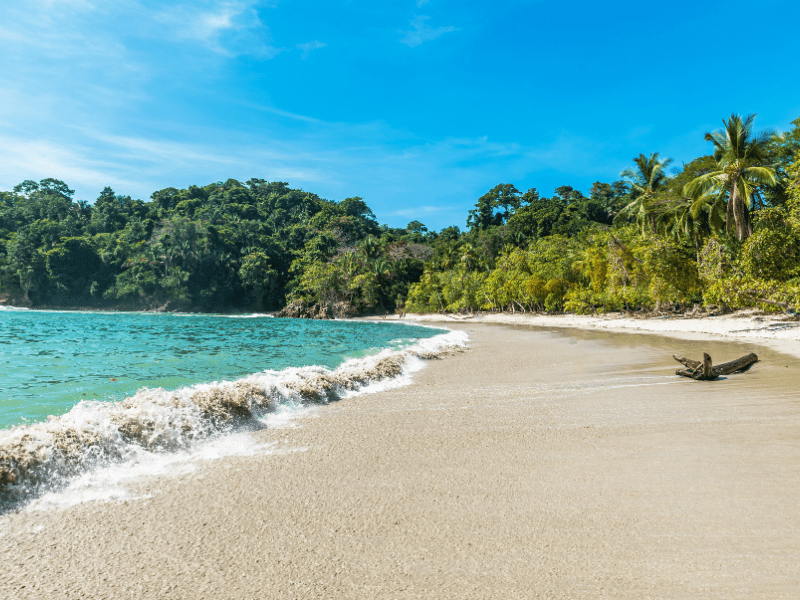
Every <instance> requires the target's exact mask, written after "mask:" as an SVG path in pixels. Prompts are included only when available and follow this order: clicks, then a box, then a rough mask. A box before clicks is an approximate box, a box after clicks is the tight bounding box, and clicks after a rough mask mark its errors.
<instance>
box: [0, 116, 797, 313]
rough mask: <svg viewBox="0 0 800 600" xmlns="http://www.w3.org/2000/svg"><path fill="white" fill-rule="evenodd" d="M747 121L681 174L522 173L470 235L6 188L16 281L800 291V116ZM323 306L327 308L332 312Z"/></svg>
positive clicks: (437, 294) (456, 292) (157, 301)
mask: <svg viewBox="0 0 800 600" xmlns="http://www.w3.org/2000/svg"><path fill="white" fill-rule="evenodd" d="M752 121H753V118H752V116H750V117H747V118H744V119H742V118H740V117H738V116H737V115H732V116H731V118H729V119H727V120H725V121H724V125H725V127H724V129H722V130H720V131H719V132H716V133H713V134H707V135H706V139H707V140H709V141H711V142H712V144H713V145H714V156H703V157H699V158H697V159H695V160H693V161H691V162H689V163H686V164H684V165H683V168H682V169H681V170H680V171H679V172H678V173H677V174H675V176H674V177H669V176H668V175H667V173H666V169H667V167H668V166H669V164H670V161H669V159H662V158H660V156H659V155H658V154H657V153H653V154H650V155H644V154H640V155H639V156H638V157H637V158H635V159H634V168H633V169H629V170H626V171H625V172H623V174H622V175H623V177H624V178H625V179H624V180H620V181H614V182H611V183H605V182H600V181H597V182H595V183H594V184H593V185H592V187H591V189H590V191H589V195H588V196H585V195H584V194H583V193H581V192H580V191H579V190H576V189H574V188H572V187H570V186H566V185H564V186H560V187H558V188H556V189H555V190H554V191H553V194H552V196H551V197H549V198H546V197H542V196H540V194H539V192H538V191H537V190H536V189H535V188H531V189H529V190H528V191H527V192H525V193H524V194H522V193H520V192H519V191H518V190H517V188H516V187H515V186H514V185H512V184H508V183H504V184H499V185H497V186H495V187H493V188H492V189H491V190H489V191H488V192H487V193H486V194H483V195H482V196H481V197H480V198H478V201H477V203H476V204H475V208H474V209H473V210H471V211H470V212H469V217H468V221H467V224H468V230H467V231H466V232H462V231H461V230H460V229H459V228H458V227H448V228H445V229H443V230H442V231H440V232H438V233H437V232H434V231H429V230H428V228H427V227H426V226H425V225H424V224H423V223H422V222H420V221H418V220H412V221H411V222H410V223H409V224H408V225H407V226H406V227H405V228H391V227H388V226H386V225H378V223H377V221H376V219H375V215H374V214H373V213H372V211H371V210H370V208H369V206H367V204H366V203H365V202H364V200H363V199H362V198H359V197H352V198H347V199H345V200H343V201H342V202H332V201H329V200H325V199H322V198H320V197H319V196H316V195H315V194H312V193H309V192H305V191H303V190H298V189H292V188H290V187H289V186H288V184H287V183H285V182H269V181H266V180H263V179H250V180H248V181H246V182H240V181H237V180H235V179H228V180H227V181H224V182H222V181H220V182H215V183H211V184H208V185H205V186H202V187H201V186H194V185H193V186H189V187H188V188H186V189H177V188H165V189H163V190H159V191H157V192H155V193H153V195H152V196H151V198H150V200H149V201H142V200H134V199H132V198H130V197H129V196H122V195H118V194H116V193H115V192H114V190H112V189H111V188H109V187H106V188H104V189H103V191H102V192H101V193H100V195H99V197H98V198H97V200H96V201H95V202H94V204H92V205H89V204H88V203H86V202H83V201H74V200H73V198H72V197H73V195H74V192H73V191H72V190H71V189H69V187H68V186H67V185H66V184H65V183H64V182H61V181H58V180H55V179H44V180H42V181H39V182H34V181H24V182H22V183H21V184H19V185H18V186H16V187H15V188H14V190H13V191H10V192H0V292H2V293H3V294H4V295H5V296H7V297H10V299H11V300H12V301H15V302H19V303H22V304H26V305H32V306H47V305H51V306H52V305H65V306H69V305H81V306H83V305H90V306H117V307H126V308H137V309H141V308H156V307H165V306H166V307H171V308H177V309H183V310H229V309H237V308H240V309H249V310H275V309H278V308H281V307H282V306H284V305H285V304H286V303H288V302H294V301H297V302H301V303H304V304H306V305H316V306H317V308H318V309H320V310H318V311H317V313H316V314H360V313H368V312H386V311H394V310H405V311H412V312H414V311H419V312H431V311H453V312H463V311H477V310H487V311H514V312H516V311H524V312H528V311H545V312H561V311H564V310H566V311H571V312H576V313H597V312H607V311H616V310H645V311H650V310H659V309H663V308H665V307H675V306H677V307H680V306H684V307H685V306H690V305H694V304H698V303H702V304H705V305H716V306H717V307H719V308H720V309H723V310H726V309H733V308H739V307H745V306H757V307H760V308H763V309H765V310H785V309H790V308H794V309H796V308H797V305H798V302H800V296H799V295H798V292H799V291H800V166H798V161H797V158H798V154H797V153H798V151H800V119H798V120H797V121H795V122H793V125H794V130H792V131H791V132H789V133H786V134H782V135H780V136H773V135H771V134H770V133H769V132H767V133H764V134H754V133H753V132H752ZM322 309H324V310H322Z"/></svg>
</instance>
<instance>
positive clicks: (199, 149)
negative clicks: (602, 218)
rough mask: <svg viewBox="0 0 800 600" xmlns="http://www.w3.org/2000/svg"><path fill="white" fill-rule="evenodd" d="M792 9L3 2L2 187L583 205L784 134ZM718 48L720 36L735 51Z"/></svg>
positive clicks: (430, 214)
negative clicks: (238, 187)
mask: <svg viewBox="0 0 800 600" xmlns="http://www.w3.org/2000/svg"><path fill="white" fill-rule="evenodd" d="M798 17H800V8H798V5H797V3H796V1H783V0H761V2H759V3H753V2H744V1H740V0H728V1H706V2H699V3H698V2H683V1H677V2H671V3H667V4H664V3H660V4H659V3H656V4H651V5H650V6H643V4H642V3H641V2H627V1H622V2H606V3H601V2H596V1H593V2H585V1H573V2H568V1H567V2H564V1H562V2H552V1H526V0H508V1H505V2H495V3H489V2H485V1H471V0H460V1H451V0H387V1H384V2H374V1H373V2H370V1H367V0H350V1H347V0H327V1H325V2H320V1H312V0H273V1H268V2H258V1H250V0H225V1H221V0H187V1H183V2H164V1H160V2H156V1H151V0H111V1H105V0H26V1H25V2H19V1H16V0H5V2H3V3H2V6H0V64H2V65H3V67H2V69H0V90H2V94H0V189H5V190H8V189H11V187H13V186H14V185H15V184H16V183H19V182H21V181H22V180H24V179H35V180H38V179H41V178H44V177H55V178H58V179H62V180H64V181H66V182H67V183H68V184H70V186H71V187H73V188H74V189H75V190H76V198H81V199H86V200H90V201H92V200H93V199H94V198H96V197H97V195H98V194H99V192H100V190H101V189H102V188H103V187H104V186H106V185H110V186H112V187H113V188H114V190H115V191H116V192H117V193H121V194H130V195H131V196H133V197H136V198H143V199H147V198H149V196H150V194H151V193H152V192H154V191H155V190H158V189H161V188H164V187H168V186H174V187H185V186H188V185H190V184H199V185H204V184H206V183H210V182H213V181H218V180H224V179H227V178H229V177H233V178H236V179H240V180H243V181H244V180H246V179H248V178H250V177H260V178H264V179H268V180H281V181H288V182H289V183H290V184H291V185H292V186H293V187H300V188H303V189H306V190H309V191H312V192H315V193H317V194H319V195H320V196H322V197H325V198H329V199H332V200H342V199H344V198H346V197H348V196H356V195H357V196H362V197H363V198H364V199H365V200H366V201H367V203H368V204H369V205H370V207H372V208H373V210H374V212H375V214H376V215H377V217H378V220H379V221H380V222H381V223H388V224H390V225H392V226H403V225H405V224H406V223H408V222H409V221H410V220H412V219H415V218H416V219H419V220H421V221H422V222H423V223H425V224H426V225H428V226H429V227H430V228H432V229H441V228H442V227H445V226H448V225H451V224H456V225H459V226H461V227H462V228H463V227H464V223H465V220H466V216H467V211H468V210H469V209H470V208H472V205H473V204H474V203H475V201H476V200H477V198H478V197H479V196H480V195H482V194H483V193H485V192H486V191H487V190H488V189H489V188H491V187H492V186H494V185H496V184H498V183H514V184H515V185H516V186H517V187H518V188H519V189H520V190H523V191H524V190H526V189H528V188H530V187H536V188H537V189H539V191H540V192H541V193H542V194H543V195H550V194H551V193H552V190H553V188H555V187H556V186H559V185H565V184H566V185H571V186H573V187H575V188H577V189H581V190H583V191H584V192H588V189H589V187H590V186H591V184H592V182H593V181H596V180H601V181H612V180H614V179H617V178H618V177H619V173H620V171H621V170H623V169H624V168H626V167H627V166H628V165H629V164H630V162H631V159H632V158H633V157H634V156H635V155H637V154H638V153H639V152H644V153H649V152H654V151H657V152H660V153H661V154H662V155H665V156H670V157H672V158H674V159H675V162H676V163H677V164H680V163H681V162H682V161H688V160H691V159H692V158H694V157H696V156H698V155H700V154H703V153H705V152H707V151H708V148H707V144H706V143H705V142H704V141H703V133H704V132H705V131H709V130H714V129H717V128H718V127H719V126H720V124H721V119H722V118H723V117H726V116H728V115H729V114H730V113H731V112H738V113H741V114H746V113H750V112H756V113H758V118H757V119H756V127H757V128H758V129H762V128H775V129H779V130H786V129H788V128H789V127H790V125H789V123H790V121H792V120H793V119H795V118H798V117H800V75H798V71H797V69H796V66H795V62H796V61H795V60H794V56H795V54H796V47H795V43H794V36H793V35H792V34H790V33H787V31H792V30H793V23H795V22H796V21H797V18H798ZM731 31H733V32H734V33H731Z"/></svg>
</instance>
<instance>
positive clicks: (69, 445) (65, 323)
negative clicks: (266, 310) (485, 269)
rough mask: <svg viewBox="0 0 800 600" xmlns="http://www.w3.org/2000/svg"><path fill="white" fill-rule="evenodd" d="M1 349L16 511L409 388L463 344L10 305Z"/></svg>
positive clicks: (374, 332)
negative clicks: (95, 477)
mask: <svg viewBox="0 0 800 600" xmlns="http://www.w3.org/2000/svg"><path fill="white" fill-rule="evenodd" d="M0 343H2V346H0V361H1V363H0V364H1V366H2V369H0V503H3V504H4V505H5V506H6V507H8V506H17V505H19V503H20V502H24V501H27V500H29V499H31V498H35V497H42V496H43V495H46V494H49V493H52V492H53V491H54V490H56V491H57V490H59V489H64V488H66V487H69V486H70V485H74V484H75V481H76V480H77V479H80V478H82V477H83V478H86V477H87V476H89V477H91V474H92V473H93V472H96V471H97V470H98V469H101V470H102V469H108V468H112V469H116V471H115V472H118V471H119V470H120V469H119V466H120V465H123V466H124V465H129V466H133V465H142V464H147V463H152V464H151V465H150V468H149V470H150V471H152V470H153V468H154V466H155V463H158V464H160V465H162V466H163V465H168V464H169V463H170V462H171V461H173V460H174V459H175V457H176V456H181V457H183V458H185V457H186V455H187V453H188V454H192V453H194V454H198V455H203V454H204V453H205V454H206V455H207V454H208V452H209V448H212V449H213V451H212V453H216V454H219V453H220V452H221V453H222V454H225V453H241V451H242V447H241V446H247V445H248V444H249V442H248V441H247V435H243V433H245V434H246V432H247V431H250V430H253V429H259V428H262V427H265V426H269V423H270V419H272V420H273V421H272V422H274V419H275V416H276V414H286V413H287V412H288V413H291V412H293V411H298V410H302V409H304V408H305V407H308V406H310V405H315V404H324V403H327V402H330V401H332V400H337V399H340V398H342V397H347V396H348V395H352V394H357V393H365V392H369V391H374V390H376V389H380V388H381V387H386V386H394V385H401V384H404V383H407V382H408V378H409V377H410V374H411V373H412V372H413V371H414V370H415V369H418V368H420V367H421V364H422V358H424V357H426V356H428V355H431V354H435V353H436V352H438V351H440V350H441V349H442V348H444V347H448V346H458V345H464V344H465V339H464V337H463V335H462V336H460V335H459V334H456V333H455V332H446V331H444V330H441V329H433V328H429V327H422V326H417V325H405V324H401V323H398V322H396V321H393V322H376V321H370V322H365V321H338V320H337V321H311V320H295V319H278V318H272V317H271V316H269V315H244V316H224V315H195V314H191V315H190V314H158V313H103V312H61V311H29V310H3V311H0ZM154 461H155V462H154ZM128 470H130V469H128ZM156 470H158V469H156ZM123 471H125V469H123ZM87 474H88V475H87ZM96 487H97V485H95V488H96ZM100 487H102V484H101V485H100ZM92 494H94V495H97V494H100V496H103V494H104V491H103V490H102V489H100V490H98V489H95V490H94V491H93V492H92ZM90 495H91V494H90Z"/></svg>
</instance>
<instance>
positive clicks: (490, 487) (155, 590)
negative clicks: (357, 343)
mask: <svg viewBox="0 0 800 600" xmlns="http://www.w3.org/2000/svg"><path fill="white" fill-rule="evenodd" d="M426 321H428V322H430V324H434V323H436V324H439V325H443V326H451V327H452V328H453V329H458V330H463V331H466V332H467V333H468V334H469V336H470V349H469V350H467V351H466V352H464V353H461V354H458V355H454V356H444V357H442V358H441V360H430V361H428V362H427V365H426V367H425V368H424V369H422V370H421V371H419V372H417V373H416V374H415V376H414V380H413V382H412V383H411V385H408V386H405V387H400V388H395V389H389V390H385V391H380V392H377V393H375V394H369V395H360V396H355V397H351V398H345V399H342V400H340V401H338V402H335V403H331V404H328V405H324V406H320V407H318V408H315V409H313V411H311V412H310V413H308V414H305V415H302V416H300V417H298V418H297V419H296V420H295V423H294V424H293V425H290V426H288V427H284V428H278V427H276V428H268V429H265V430H262V431H258V432H254V433H253V434H252V436H253V439H254V441H255V442H256V443H257V444H259V445H261V446H263V447H264V448H266V449H267V451H265V452H264V453H262V454H259V455H252V456H231V457H227V458H223V459H219V460H217V461H212V462H208V463H206V464H204V465H202V467H201V468H199V469H198V470H197V471H195V472H192V473H180V474H176V475H174V476H169V477H165V476H156V477H149V478H147V477H146V478H142V479H141V480H138V481H137V482H136V484H135V487H134V488H133V491H134V492H135V494H134V498H132V499H129V500H126V501H124V502H119V503H115V502H86V503H83V504H78V505H74V506H71V507H69V508H67V509H64V510H52V511H43V512H23V513H18V514H13V515H8V516H6V517H2V518H0V556H4V559H5V564H6V565H7V568H6V569H5V572H4V577H3V578H0V595H4V594H7V595H8V596H9V597H15V598H20V599H21V600H24V599H27V598H31V599H34V598H35V599H37V600H39V599H48V598H62V597H67V596H69V597H72V596H76V597H78V596H81V595H82V596H84V597H91V598H95V597H146V598H170V599H177V600H180V599H187V600H188V599H190V598H191V599H192V600H194V599H195V598H200V597H204V598H206V599H208V600H212V599H219V600H221V599H223V598H231V597H236V598H247V599H249V598H264V597H269V598H276V599H281V598H287V599H289V598H312V597H324V598H353V599H365V600H366V599H370V600H372V599H384V598H385V599H387V600H388V599H389V598H393V599H396V598H409V599H410V598H418V597H430V598H442V599H448V598H453V599H459V600H461V599H469V598H474V599H479V598H480V599H485V598H497V599H498V600H499V599H503V600H506V599H508V598H541V599H543V600H544V599H545V598H546V599H548V600H552V599H563V600H566V599H568V598H583V599H587V600H588V599H592V600H594V599H597V600H601V599H605V598H609V597H614V598H620V599H626V600H627V599H630V600H634V599H636V600H639V599H640V598H644V597H669V598H678V597H706V596H709V594H710V595H711V596H714V597H717V596H719V597H726V598H731V599H737V600H745V599H747V600H759V599H764V600H766V599H768V598H769V599H770V600H773V599H780V598H784V599H787V600H788V599H790V598H793V597H794V596H793V594H795V592H796V589H797V588H798V586H800V565H798V563H797V562H796V560H795V554H796V543H797V532H798V531H800V513H798V512H797V510H796V498H797V497H800V477H796V476H795V475H796V474H798V473H800V439H798V437H797V433H796V432H797V431H798V428H799V427H800V408H799V407H798V406H797V402H796V390H797V389H798V387H800V386H799V384H800V381H798V380H799V379H800V377H798V373H800V360H796V359H794V358H791V357H785V356H782V355H779V354H778V353H776V352H773V351H771V350H769V349H767V350H765V352H764V360H763V361H762V362H761V363H759V364H758V365H756V367H755V368H754V369H752V370H751V371H749V372H748V373H745V374H742V375H737V376H732V377H729V378H726V379H723V380H720V381H718V382H714V383H710V384H709V383H705V382H694V381H689V380H685V379H683V380H682V379H680V378H677V377H675V376H674V375H673V373H674V363H672V359H671V357H670V356H669V355H670V354H671V352H670V350H669V349H670V347H671V346H673V345H674V344H672V342H671V340H670V339H669V338H666V337H664V336H663V335H661V334H659V335H653V336H650V337H644V336H631V335H629V333H630V331H624V332H622V333H623V334H620V333H616V332H612V331H606V330H599V329H595V330H591V329H583V330H580V329H566V328H565V327H560V328H558V327H553V328H549V329H545V328H542V326H539V325H534V327H531V324H529V323H515V324H502V323H493V322H476V321H462V322H459V323H456V322H455V321H453V320H450V319H445V320H437V319H435V318H433V317H429V318H428V319H426ZM426 324H427V323H426ZM701 339H702V343H698V341H691V340H689V341H687V342H686V343H685V344H684V347H687V348H691V349H699V348H703V349H708V350H709V352H710V353H712V355H713V354H716V353H721V352H723V350H724V351H735V352H739V351H743V350H745V349H747V347H748V344H749V342H747V341H746V340H734V339H729V338H713V337H710V336H703V337H702V338H701ZM755 343H759V344H760V343H761V342H755ZM687 353H688V352H687ZM786 367H791V368H786Z"/></svg>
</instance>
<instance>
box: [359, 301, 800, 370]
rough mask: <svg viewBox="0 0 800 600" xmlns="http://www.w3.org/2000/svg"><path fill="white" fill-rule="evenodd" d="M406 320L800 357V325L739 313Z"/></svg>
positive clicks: (448, 316) (434, 316)
mask: <svg viewBox="0 0 800 600" xmlns="http://www.w3.org/2000/svg"><path fill="white" fill-rule="evenodd" d="M363 319H365V320H400V316H399V315H390V316H387V317H363ZM402 320H403V321H409V322H417V323H421V324H422V323H429V322H438V323H448V324H458V323H485V324H497V325H528V326H532V327H540V328H545V329H548V328H557V329H582V330H587V331H607V332H610V333H628V334H649V335H658V336H664V337H669V338H676V339H681V340H688V341H702V340H718V341H730V342H747V343H752V344H758V345H761V346H765V347H768V348H772V349H773V350H777V351H779V352H783V353H786V354H790V355H792V356H794V357H797V358H800V321H794V320H788V319H787V318H786V317H785V316H783V315H775V316H771V315H764V314H762V313H760V312H758V311H740V312H737V313H732V314H729V315H721V316H716V317H700V318H698V317H680V316H679V317H646V318H641V319H639V318H631V317H628V316H624V315H622V314H620V313H610V314H607V315H603V316H596V317H595V316H588V315H573V314H563V315H544V314H511V313H478V314H474V315H453V314H442V313H430V314H420V313H409V314H406V315H405V317H403V318H402Z"/></svg>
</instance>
